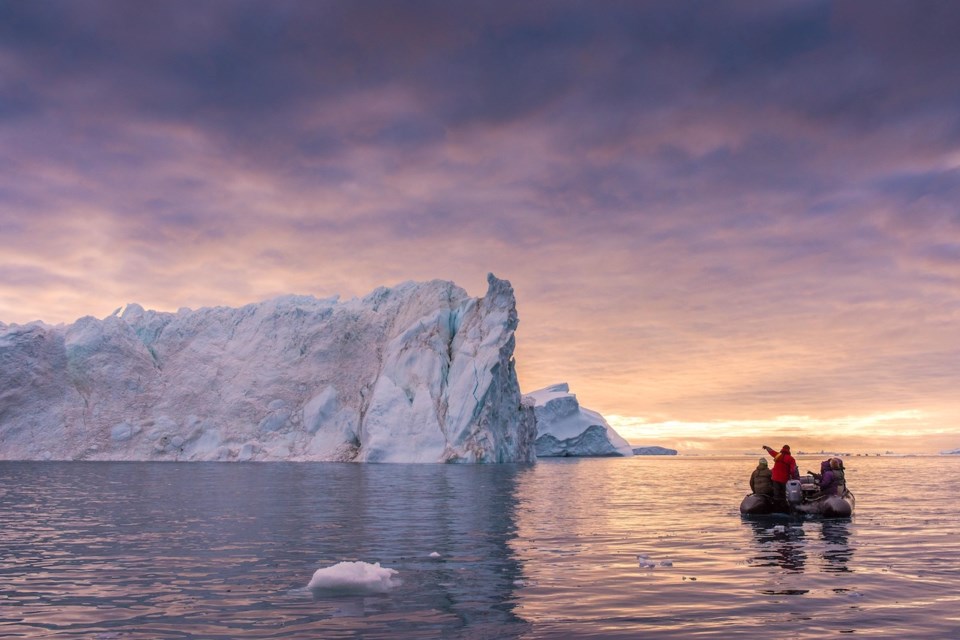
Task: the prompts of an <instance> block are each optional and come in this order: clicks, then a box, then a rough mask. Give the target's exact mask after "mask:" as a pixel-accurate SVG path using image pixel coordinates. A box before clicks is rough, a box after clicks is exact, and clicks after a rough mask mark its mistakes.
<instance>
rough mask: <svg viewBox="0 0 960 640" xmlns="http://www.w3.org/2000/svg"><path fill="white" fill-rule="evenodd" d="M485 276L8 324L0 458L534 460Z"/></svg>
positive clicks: (509, 322)
mask: <svg viewBox="0 0 960 640" xmlns="http://www.w3.org/2000/svg"><path fill="white" fill-rule="evenodd" d="M487 280H488V285H489V287H488V291H487V294H486V295H485V296H484V297H483V298H473V297H470V296H468V295H467V294H466V292H465V291H464V290H463V289H461V288H460V287H458V286H456V285H454V284H453V283H451V282H445V281H432V282H426V283H413V282H407V283H403V284H400V285H398V286H396V287H392V288H387V287H381V288H378V289H377V290H375V291H373V292H372V293H371V294H369V295H367V296H366V297H364V298H362V299H352V300H349V301H346V302H341V301H339V300H338V299H337V298H330V299H316V298H313V297H311V296H283V297H280V298H276V299H274V300H269V301H266V302H261V303H258V304H251V305H247V306H245V307H241V308H226V307H216V308H204V309H199V310H196V311H191V310H189V309H182V310H180V311H179V312H177V313H163V312H156V311H145V310H144V309H143V308H142V307H140V306H139V305H136V304H131V305H128V306H127V307H126V308H125V309H124V310H123V312H122V314H114V315H113V316H110V317H107V318H105V319H103V320H98V319H95V318H92V317H86V318H82V319H80V320H78V321H77V322H75V323H74V324H72V325H58V326H56V327H52V326H49V325H45V324H42V323H31V324H28V325H10V326H7V325H2V324H0V459H8V460H9V459H56V460H236V461H245V460H326V461H365V462H514V461H532V460H534V459H535V457H536V456H535V449H534V444H533V441H534V438H535V437H536V426H535V423H534V417H533V410H532V408H531V407H529V406H525V405H523V404H522V401H521V394H520V390H519V385H518V382H517V376H516V370H515V367H514V361H513V350H514V330H515V329H516V326H517V311H516V301H515V298H514V293H513V289H512V287H511V286H510V283H509V282H507V281H505V280H500V279H497V278H496V277H494V276H493V275H492V274H490V275H489V276H488V279H487Z"/></svg>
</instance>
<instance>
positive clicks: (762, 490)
mask: <svg viewBox="0 0 960 640" xmlns="http://www.w3.org/2000/svg"><path fill="white" fill-rule="evenodd" d="M750 491H753V492H754V493H755V494H757V495H758V496H771V497H773V480H771V479H770V467H768V466H767V459H766V458H760V462H758V463H757V468H756V469H754V470H753V473H751V474H750Z"/></svg>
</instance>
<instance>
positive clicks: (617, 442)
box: [524, 382, 633, 458]
mask: <svg viewBox="0 0 960 640" xmlns="http://www.w3.org/2000/svg"><path fill="white" fill-rule="evenodd" d="M524 400H525V402H527V403H528V404H530V405H532V406H533V408H534V415H535V416H536V421H537V440H536V449H537V456H538V457H543V458H550V457H562V456H632V455H633V448H632V447H631V446H630V443H628V442H627V441H626V440H624V439H623V438H622V437H621V436H620V434H618V433H617V432H616V431H614V429H613V427H611V426H610V425H609V424H607V421H606V420H605V419H604V418H603V416H601V415H600V414H599V413H597V412H596V411H591V410H589V409H586V408H584V407H581V406H580V403H579V402H578V401H577V396H575V395H574V394H572V393H570V386H569V385H568V384H567V383H565V382H564V383H560V384H555V385H552V386H549V387H546V388H545V389H540V390H538V391H533V392H531V393H528V394H526V395H524Z"/></svg>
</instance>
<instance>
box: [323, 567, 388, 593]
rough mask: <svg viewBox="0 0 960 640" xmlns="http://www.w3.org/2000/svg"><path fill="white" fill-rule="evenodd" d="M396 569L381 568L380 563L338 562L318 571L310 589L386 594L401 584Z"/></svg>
mask: <svg viewBox="0 0 960 640" xmlns="http://www.w3.org/2000/svg"><path fill="white" fill-rule="evenodd" d="M396 575H397V571H396V570H395V569H387V568H385V567H381V566H380V563H379V562H376V563H374V564H369V563H366V562H338V563H337V564H335V565H333V566H332V567H323V568H321V569H317V570H316V571H315V572H314V574H313V577H312V578H310V583H309V584H308V585H307V588H308V589H313V590H327V591H338V592H348V593H358V592H360V593H363V592H373V593H385V592H387V591H389V590H390V589H392V588H394V587H395V586H397V585H399V584H400V580H399V578H396V577H395V576H396Z"/></svg>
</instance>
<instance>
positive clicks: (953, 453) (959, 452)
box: [940, 449, 960, 456]
mask: <svg viewBox="0 0 960 640" xmlns="http://www.w3.org/2000/svg"><path fill="white" fill-rule="evenodd" d="M940 455H942V456H957V455H960V449H951V450H950V451H941V452H940Z"/></svg>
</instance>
